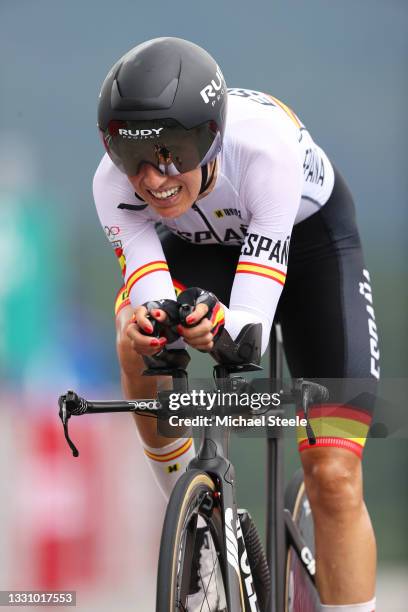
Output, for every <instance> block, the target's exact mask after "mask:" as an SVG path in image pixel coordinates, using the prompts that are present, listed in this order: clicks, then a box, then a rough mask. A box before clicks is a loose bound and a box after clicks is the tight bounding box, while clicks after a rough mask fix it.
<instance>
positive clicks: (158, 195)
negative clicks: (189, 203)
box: [150, 187, 181, 200]
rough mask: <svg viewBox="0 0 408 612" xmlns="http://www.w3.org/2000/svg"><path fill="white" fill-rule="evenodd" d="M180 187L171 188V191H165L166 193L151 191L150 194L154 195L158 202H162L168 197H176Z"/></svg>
mask: <svg viewBox="0 0 408 612" xmlns="http://www.w3.org/2000/svg"><path fill="white" fill-rule="evenodd" d="M180 189H181V187H173V188H172V189H167V191H152V190H150V193H151V194H152V195H154V197H155V198H157V199H158V200H164V199H166V198H169V197H170V196H173V195H176V193H178V192H179V191H180Z"/></svg>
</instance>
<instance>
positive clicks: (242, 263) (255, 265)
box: [237, 261, 286, 276]
mask: <svg viewBox="0 0 408 612" xmlns="http://www.w3.org/2000/svg"><path fill="white" fill-rule="evenodd" d="M242 266H245V267H247V266H248V267H250V268H261V269H262V270H273V272H278V273H279V274H283V276H286V273H285V272H283V271H282V270H278V268H272V267H271V266H264V265H263V264H259V263H255V262H253V261H240V262H239V263H238V266H237V268H241V267H242Z"/></svg>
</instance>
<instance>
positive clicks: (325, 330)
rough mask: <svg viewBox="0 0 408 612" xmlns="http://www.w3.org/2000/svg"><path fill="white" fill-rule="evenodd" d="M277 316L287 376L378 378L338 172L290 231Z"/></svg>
mask: <svg viewBox="0 0 408 612" xmlns="http://www.w3.org/2000/svg"><path fill="white" fill-rule="evenodd" d="M278 316H279V319H280V321H281V323H282V329H283V335H284V345H285V352H286V355H287V359H288V364H289V367H290V370H291V373H292V375H293V376H304V377H311V378H367V379H370V378H372V379H373V381H376V380H378V377H379V351H378V336H377V328H376V323H375V314H374V309H373V303H372V293H371V285H370V277H369V274H368V271H367V269H366V267H365V265H364V259H363V252H362V247H361V242H360V238H359V234H358V230H357V227H356V224H355V219H354V205H353V201H352V198H351V195H350V192H349V191H348V189H347V187H346V186H345V184H344V182H343V180H342V178H341V176H339V175H338V173H337V172H336V184H335V189H334V192H333V194H332V196H331V198H330V200H329V202H328V203H327V204H326V205H325V206H324V207H323V208H322V210H321V211H319V212H318V213H316V214H315V215H313V216H312V217H309V218H308V219H306V220H305V221H303V222H302V223H300V224H299V225H298V226H296V227H295V229H294V232H293V236H292V244H291V253H290V258H289V269H288V275H287V283H286V285H285V289H284V291H283V295H282V298H281V302H280V305H279V314H278Z"/></svg>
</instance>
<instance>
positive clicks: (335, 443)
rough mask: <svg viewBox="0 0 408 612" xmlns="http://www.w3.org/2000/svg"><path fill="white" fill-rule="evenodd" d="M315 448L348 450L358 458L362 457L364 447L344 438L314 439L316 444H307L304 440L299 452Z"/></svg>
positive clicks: (307, 441)
mask: <svg viewBox="0 0 408 612" xmlns="http://www.w3.org/2000/svg"><path fill="white" fill-rule="evenodd" d="M317 446H326V447H327V446H332V447H335V448H344V449H346V450H350V451H352V452H353V453H355V454H356V455H357V456H358V457H360V459H361V457H362V456H363V450H364V447H363V446H362V445H361V444H358V443H356V442H354V441H352V440H346V439H344V438H324V437H322V438H316V444H314V445H311V444H309V440H305V441H304V442H302V443H301V444H299V447H298V448H299V451H300V452H302V451H305V450H307V449H309V448H316V447H317Z"/></svg>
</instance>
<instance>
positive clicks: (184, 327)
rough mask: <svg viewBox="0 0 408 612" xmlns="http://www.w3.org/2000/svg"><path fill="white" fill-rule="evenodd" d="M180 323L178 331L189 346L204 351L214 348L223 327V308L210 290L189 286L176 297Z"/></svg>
mask: <svg viewBox="0 0 408 612" xmlns="http://www.w3.org/2000/svg"><path fill="white" fill-rule="evenodd" d="M177 302H178V303H179V305H180V308H179V317H180V321H181V323H180V324H179V325H178V326H177V331H178V333H179V334H180V335H181V336H182V337H183V338H184V340H185V341H186V342H187V344H189V345H190V346H192V347H194V348H196V349H198V350H200V351H204V352H209V351H211V350H212V349H213V348H214V343H215V342H216V341H217V339H218V337H219V336H220V334H221V332H222V330H223V329H224V308H223V306H222V304H221V302H220V301H219V300H218V299H217V297H216V296H215V295H214V294H213V293H211V292H210V291H205V290H204V289H200V288H199V287H190V288H189V289H186V290H185V291H183V292H182V293H180V294H179V295H178V297H177Z"/></svg>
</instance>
